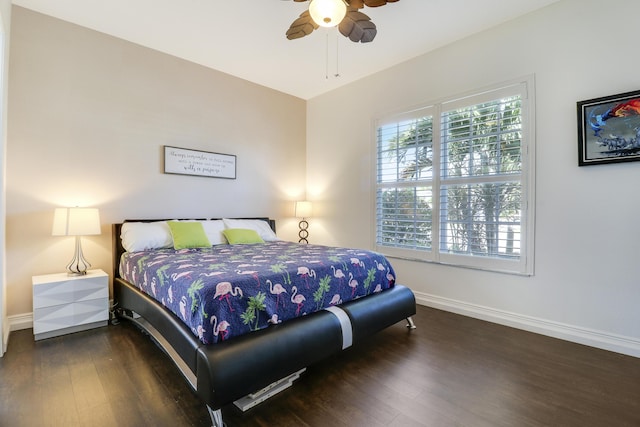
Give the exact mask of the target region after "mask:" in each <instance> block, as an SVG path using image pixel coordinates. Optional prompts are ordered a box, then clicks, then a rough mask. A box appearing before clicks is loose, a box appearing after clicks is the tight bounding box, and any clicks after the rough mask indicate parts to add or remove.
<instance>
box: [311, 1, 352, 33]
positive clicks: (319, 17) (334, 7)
mask: <svg viewBox="0 0 640 427" xmlns="http://www.w3.org/2000/svg"><path fill="white" fill-rule="evenodd" d="M309 14H310V15H311V18H312V19H313V20H314V21H315V23H316V24H318V25H320V26H321V27H335V26H336V25H338V24H339V23H340V21H342V19H343V18H344V16H345V15H346V14H347V5H346V4H345V2H344V1H343V0H311V3H310V4H309Z"/></svg>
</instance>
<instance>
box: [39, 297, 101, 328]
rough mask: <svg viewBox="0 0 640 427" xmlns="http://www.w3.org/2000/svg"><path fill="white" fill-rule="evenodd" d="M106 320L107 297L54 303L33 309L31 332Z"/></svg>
mask: <svg viewBox="0 0 640 427" xmlns="http://www.w3.org/2000/svg"><path fill="white" fill-rule="evenodd" d="M107 320H109V300H108V298H103V299H94V300H89V301H80V302H74V303H70V304H62V305H56V306H53V307H45V308H40V309H37V310H35V311H34V313H33V333H34V334H35V335H38V334H42V333H45V332H49V331H54V330H58V329H65V328H70V327H73V326H80V325H86V324H89V323H95V322H102V321H104V322H106V321H107Z"/></svg>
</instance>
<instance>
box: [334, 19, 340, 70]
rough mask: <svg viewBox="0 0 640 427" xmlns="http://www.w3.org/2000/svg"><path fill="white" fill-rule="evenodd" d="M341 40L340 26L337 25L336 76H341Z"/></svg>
mask: <svg viewBox="0 0 640 427" xmlns="http://www.w3.org/2000/svg"><path fill="white" fill-rule="evenodd" d="M339 40H340V37H338V27H336V74H335V75H334V77H336V78H337V77H340V68H339V65H340V55H339V51H338V45H339V43H338V41H339Z"/></svg>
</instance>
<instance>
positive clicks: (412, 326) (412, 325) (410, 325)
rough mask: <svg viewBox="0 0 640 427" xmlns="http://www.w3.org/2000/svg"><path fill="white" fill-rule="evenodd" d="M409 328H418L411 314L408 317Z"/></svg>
mask: <svg viewBox="0 0 640 427" xmlns="http://www.w3.org/2000/svg"><path fill="white" fill-rule="evenodd" d="M407 328H409V329H415V328H416V324H415V323H413V318H412V317H411V316H409V317H407Z"/></svg>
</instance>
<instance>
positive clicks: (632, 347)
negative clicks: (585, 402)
mask: <svg viewBox="0 0 640 427" xmlns="http://www.w3.org/2000/svg"><path fill="white" fill-rule="evenodd" d="M414 294H415V296H416V302H417V303H418V304H420V305H426V306H428V307H433V308H438V309H441V310H444V311H449V312H452V313H457V314H462V315H464V316H468V317H473V318H476V319H481V320H486V321H488V322H492V323H498V324H500V325H505V326H510V327H513V328H517V329H523V330H525V331H529V332H535V333H538V334H541V335H546V336H550V337H554V338H559V339H562V340H565V341H571V342H575V343H578V344H584V345H588V346H591V347H596V348H600V349H603V350H609V351H614V352H616V353H622V354H626V355H629V356H634V357H640V340H639V339H637V338H632V337H626V336H622V335H615V334H610V333H607V332H602V331H597V330H593V329H588V328H582V327H579V326H573V325H568V324H564V323H559V322H554V321H550V320H545V319H540V318H536V317H531V316H525V315H522V314H517V313H511V312H507V311H502V310H496V309H493V308H490V307H484V306H480V305H475V304H470V303H467V302H463V301H458V300H454V299H449V298H443V297H439V296H435V295H430V294H426V293H421V292H415V291H414Z"/></svg>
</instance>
